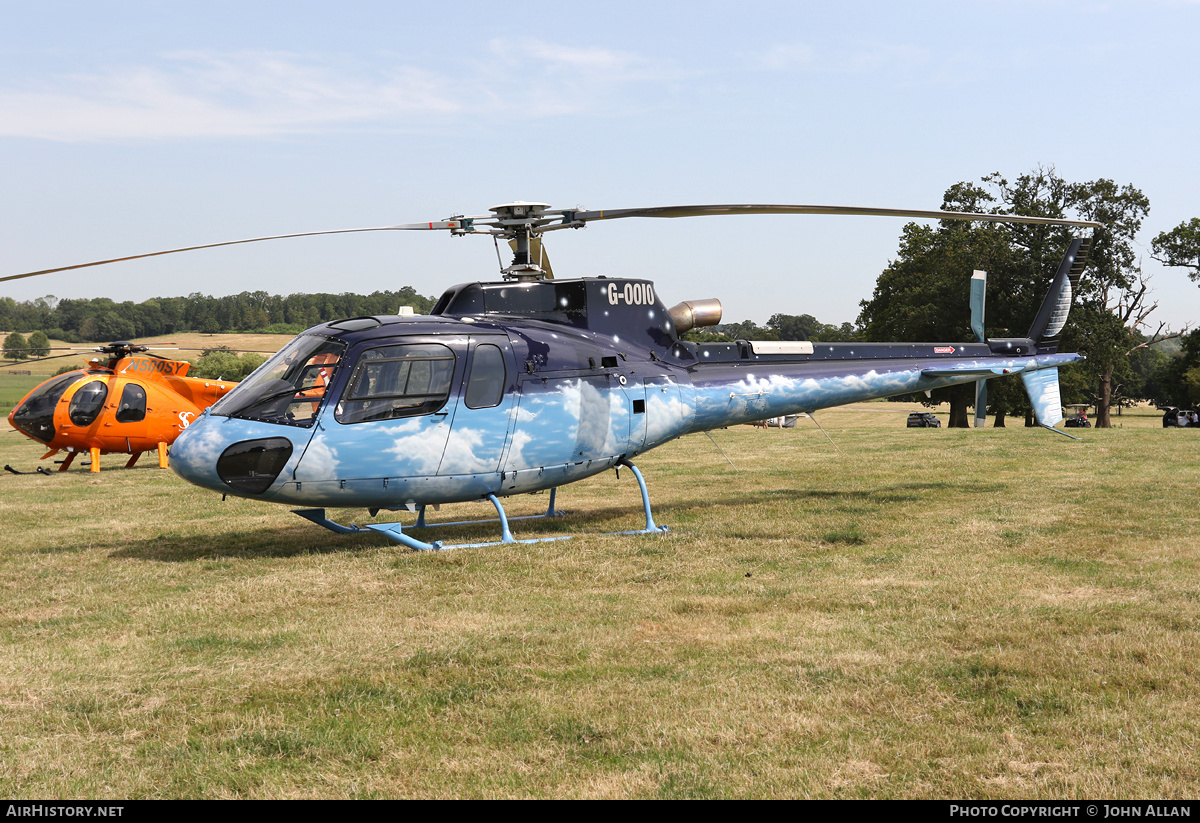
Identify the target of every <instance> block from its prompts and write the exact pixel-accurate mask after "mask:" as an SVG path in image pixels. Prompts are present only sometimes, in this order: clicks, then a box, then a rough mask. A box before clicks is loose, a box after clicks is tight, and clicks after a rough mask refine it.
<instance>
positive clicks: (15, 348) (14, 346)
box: [4, 332, 29, 360]
mask: <svg viewBox="0 0 1200 823" xmlns="http://www.w3.org/2000/svg"><path fill="white" fill-rule="evenodd" d="M28 349H29V344H28V343H26V342H25V335H23V334H21V333H20V332H12V333H11V334H9V335H8V337H6V338H4V356H5V357H7V358H8V359H9V360H27V359H29V351H28Z"/></svg>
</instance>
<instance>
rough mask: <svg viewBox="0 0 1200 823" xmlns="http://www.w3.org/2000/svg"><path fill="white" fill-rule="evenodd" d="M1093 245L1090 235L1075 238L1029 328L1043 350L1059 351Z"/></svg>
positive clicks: (1030, 334) (1031, 337) (1030, 335)
mask: <svg viewBox="0 0 1200 823" xmlns="http://www.w3.org/2000/svg"><path fill="white" fill-rule="evenodd" d="M1091 245H1092V240H1091V238H1090V237H1089V238H1079V237H1077V238H1075V239H1074V240H1072V241H1071V246H1070V247H1069V248H1068V249H1067V253H1066V255H1065V256H1064V257H1063V259H1062V262H1061V263H1060V264H1059V266H1058V272H1057V274H1055V275H1054V281H1053V282H1052V283H1051V284H1050V292H1049V293H1048V294H1047V295H1046V299H1045V300H1044V301H1042V306H1041V308H1040V309H1038V313H1037V317H1036V318H1034V321H1033V326H1031V327H1030V329H1029V335H1028V336H1029V338H1030V339H1031V340H1033V341H1034V342H1036V343H1037V346H1038V349H1039V350H1041V351H1055V350H1056V349H1057V348H1058V334H1059V332H1061V331H1062V329H1063V326H1065V325H1066V324H1067V314H1068V313H1069V312H1070V310H1071V302H1072V300H1074V298H1075V293H1076V292H1077V291H1078V290H1079V278H1080V276H1081V275H1082V274H1083V269H1084V267H1086V266H1087V258H1088V252H1089V251H1090V249H1091Z"/></svg>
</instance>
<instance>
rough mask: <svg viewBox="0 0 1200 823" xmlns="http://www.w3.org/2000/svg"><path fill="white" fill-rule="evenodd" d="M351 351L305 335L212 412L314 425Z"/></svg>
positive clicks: (326, 339) (337, 342) (329, 340)
mask: <svg viewBox="0 0 1200 823" xmlns="http://www.w3.org/2000/svg"><path fill="white" fill-rule="evenodd" d="M345 352H346V344H345V343H343V342H342V341H340V340H335V339H333V338H331V337H325V336H323V335H319V334H304V335H301V336H299V337H297V338H296V339H295V340H293V341H292V342H290V343H288V344H287V345H286V346H284V347H283V348H282V349H280V350H279V351H277V352H276V353H275V354H274V355H273V356H272V357H271V359H270V360H268V361H267V362H266V363H263V364H262V365H261V366H259V367H258V368H257V369H256V370H255V371H254V372H253V373H252V374H251V375H250V376H249V377H247V378H246V379H245V380H243V381H242V382H241V383H238V385H237V386H236V387H235V388H234V389H233V391H231V392H229V394H227V395H225V396H224V397H222V398H221V399H220V400H218V401H217V402H216V404H214V405H213V407H212V411H211V413H212V414H216V415H222V416H224V417H241V418H245V419H247V420H262V421H265V422H267V423H284V424H287V425H289V426H304V427H308V426H311V425H312V424H313V423H314V422H316V419H317V412H318V411H319V410H320V408H321V404H322V402H324V400H325V389H326V387H328V386H329V385H330V383H332V382H333V376H334V374H335V373H336V372H337V369H338V365H339V364H340V363H341V360H342V356H343V355H344V354H345Z"/></svg>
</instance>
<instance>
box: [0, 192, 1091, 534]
mask: <svg viewBox="0 0 1200 823" xmlns="http://www.w3.org/2000/svg"><path fill="white" fill-rule="evenodd" d="M490 212H491V213H490V214H487V215H479V216H465V215H457V216H454V217H450V218H447V219H446V220H442V221H435V222H429V223H415V224H404V225H398V226H386V227H380V228H374V229H349V230H338V231H323V232H306V233H303V234H292V235H275V236H272V237H261V238H252V239H250V240H238V241H231V242H225V243H213V244H207V245H203V246H192V247H188V248H185V249H171V250H168V251H163V252H154V253H152V254H149V255H136V256H134V257H126V258H119V259H120V260H130V259H136V258H138V257H150V256H155V255H158V254H170V253H174V252H179V251H191V250H194V249H200V248H211V247H215V246H224V245H234V244H237V243H249V242H256V241H259V240H269V239H279V238H281V237H299V236H307V235H312V234H337V233H344V232H355V231H388V230H406V231H407V230H430V231H437V230H440V231H446V232H449V233H451V234H456V235H485V236H491V237H494V238H496V239H497V240H498V239H501V238H502V239H505V240H507V241H509V243H510V245H511V246H512V248H513V250H514V258H513V262H512V264H511V265H509V266H508V267H506V268H504V269H502V275H503V277H502V279H501V280H500V281H497V282H475V283H464V284H460V285H457V286H454V287H453V288H450V289H449V290H447V291H446V292H445V293H444V294H443V295H442V296H441V298H440V299H439V300H438V302H437V304H436V305H435V306H434V308H433V309H432V311H431V313H430V314H429V315H428V316H414V315H396V316H379V317H354V318H347V319H342V320H335V321H333V322H330V323H325V324H323V325H320V326H315V327H313V328H311V329H308V330H307V331H305V332H304V333H303V334H301V335H299V336H298V337H296V338H294V339H293V340H292V341H291V342H290V343H288V344H287V345H286V346H284V347H283V348H282V349H280V350H279V351H278V352H277V353H276V354H275V355H274V356H273V357H271V358H270V359H269V360H268V361H267V362H266V363H264V364H263V365H262V366H261V367H260V368H259V369H258V370H257V371H255V372H254V373H253V374H251V375H250V376H249V377H247V378H246V379H245V380H243V381H242V382H241V383H239V384H238V385H237V386H236V387H235V388H234V389H233V390H232V391H230V392H229V393H228V394H226V395H225V396H224V397H222V398H221V399H220V400H219V401H217V402H216V403H215V404H214V405H213V406H211V407H210V408H208V409H207V410H206V411H204V412H203V413H202V415H201V416H200V417H199V418H198V419H197V420H196V421H195V422H193V423H192V425H191V426H189V427H188V428H187V430H186V431H184V432H183V433H182V434H181V435H180V436H179V438H178V439H177V440H176V441H175V443H174V445H173V446H172V449H171V468H172V469H173V470H174V471H175V472H176V473H177V474H178V475H179V476H180V477H182V478H184V479H185V480H187V481H189V482H191V483H194V484H196V485H198V486H201V487H203V488H207V489H211V490H213V491H216V492H220V493H222V494H233V495H237V496H241V497H245V498H250V499H254V500H264V501H270V502H274V503H283V504H287V505H292V506H298V507H301V508H298V509H296V510H295V512H296V514H298V515H300V516H302V517H304V518H306V519H308V520H310V521H312V522H314V523H316V524H318V525H321V526H324V527H325V528H328V529H331V530H333V531H335V532H338V533H343V534H349V533H361V532H365V531H371V532H377V533H380V534H383V535H385V536H387V537H388V538H390V539H391V540H394V541H396V542H398V543H400V544H402V545H404V546H407V547H409V548H412V549H416V550H428V549H440V548H450V547H449V546H445V545H443V543H441V542H438V541H433V542H426V541H424V540H420V539H418V538H417V537H415V536H414V535H412V534H411V533H409V532H407V531H405V529H406V528H414V527H415V528H417V529H423V528H425V527H427V526H428V525H429V524H427V523H426V520H425V513H426V509H427V508H428V507H430V506H435V507H440V505H441V504H447V503H455V502H465V501H480V500H487V501H490V502H491V503H492V505H493V506H494V507H495V509H496V513H497V520H498V522H499V524H500V531H501V536H500V540H499V542H501V543H511V542H535V540H537V539H564V538H537V539H533V540H526V541H515V539H514V537H513V535H512V532H511V530H510V528H509V525H508V518H507V515H506V513H505V510H504V507H503V505H502V504H501V502H500V498H503V497H506V496H510V495H517V494H528V493H532V492H541V491H547V490H548V491H549V492H550V497H549V506H548V509H547V511H546V513H545V515H539V516H541V517H550V516H554V515H556V514H560V512H558V511H557V510H556V508H555V491H556V490H557V489H558V488H559V487H560V486H563V485H565V484H568V483H573V482H575V481H578V480H583V479H585V478H588V477H592V476H594V475H597V474H599V473H601V472H604V471H607V470H609V469H617V470H619V469H620V468H628V469H629V470H630V471H631V472H632V474H633V476H634V477H635V478H636V480H637V483H638V485H639V488H640V491H641V495H642V504H643V508H644V511H645V517H646V522H645V527H644V528H643V529H640V530H638V531H636V532H628V533H630V534H642V533H655V532H662V531H665V530H666V528H667V527H666V526H660V525H657V524H656V523H655V522H654V518H653V514H652V512H651V506H650V500H649V494H648V492H647V488H646V483H645V480H644V478H643V477H642V474H641V472H640V471H639V470H638V469H637V467H636V466H635V465H634V463H633V462H632V461H633V459H634V458H636V457H637V456H639V455H641V454H643V453H644V452H647V451H649V450H650V449H653V448H655V447H657V446H660V445H662V444H664V443H666V442H668V441H671V440H674V439H675V438H678V437H682V436H683V435H686V434H690V433H694V432H705V431H709V430H711V429H715V428H721V427H725V426H730V425H734V424H739V423H750V422H754V421H758V420H764V419H767V418H772V417H778V416H782V415H789V414H797V413H810V414H811V413H812V412H815V411H817V410H820V409H824V408H828V407H831V406H839V405H844V404H847V403H853V402H858V401H863V400H870V399H874V398H881V397H888V396H892V395H897V394H904V393H909V392H918V391H929V390H932V389H937V388H942V387H945V386H952V385H955V384H960V383H968V382H976V383H977V384H978V385H979V387H980V388H981V389H982V388H983V387H984V386H985V381H986V380H987V379H990V378H993V377H997V376H1003V375H1015V374H1020V375H1021V379H1022V381H1023V382H1024V385H1025V388H1026V390H1027V392H1028V394H1029V396H1030V399H1031V401H1032V404H1033V407H1034V410H1035V414H1036V417H1037V420H1038V422H1039V424H1041V425H1042V426H1045V427H1048V428H1049V427H1052V426H1053V425H1054V424H1055V423H1057V422H1059V421H1061V420H1062V409H1061V401H1060V398H1059V388H1058V368H1059V367H1060V366H1063V365H1066V364H1069V363H1072V362H1074V361H1076V360H1079V359H1080V355H1078V354H1070V353H1060V352H1058V350H1057V349H1058V347H1057V342H1058V335H1059V333H1060V332H1061V330H1062V328H1063V326H1064V324H1065V323H1066V319H1067V313H1068V311H1069V309H1070V306H1071V301H1072V294H1073V292H1074V291H1075V290H1076V288H1075V287H1076V286H1077V283H1078V279H1079V276H1080V274H1081V272H1082V270H1083V268H1084V266H1085V264H1086V260H1087V253H1088V249H1089V247H1090V243H1091V238H1090V237H1077V238H1076V239H1074V240H1073V241H1072V242H1071V243H1070V245H1069V247H1068V249H1067V250H1066V254H1065V256H1064V257H1063V260H1062V263H1061V264H1060V266H1059V269H1058V271H1057V273H1056V275H1055V277H1054V279H1053V281H1052V283H1051V285H1050V289H1049V292H1048V294H1047V296H1046V298H1045V300H1044V302H1043V304H1042V306H1041V308H1040V310H1039V312H1038V314H1037V316H1036V318H1035V319H1034V322H1033V324H1032V326H1031V328H1030V330H1029V333H1028V334H1027V336H1026V337H1023V338H1015V339H1014V338H1006V339H994V338H993V339H987V338H986V337H985V335H984V332H983V324H982V320H983V285H982V282H981V281H980V282H978V283H977V281H979V278H978V277H977V278H976V280H974V281H973V282H972V299H971V304H972V329H973V331H974V333H975V335H976V337H977V338H978V339H977V341H975V342H966V343H952V344H951V343H873V344H871V343H812V342H805V341H767V342H763V341H747V340H738V341H736V342H733V343H699V344H698V343H692V342H688V341H685V340H683V339H682V335H683V334H684V333H685V332H687V331H688V330H690V329H692V328H696V327H703V326H709V325H715V324H717V323H719V322H720V319H721V308H720V303H719V301H717V300H714V299H707V300H697V301H687V302H683V303H680V304H678V305H676V306H674V307H673V308H667V307H666V306H665V305H664V303H663V302H662V301H661V300H660V299H659V296H658V294H657V292H656V289H655V286H654V283H653V282H651V281H649V280H644V279H637V278H623V277H604V276H600V277H585V278H579V279H554V278H553V277H552V276H551V275H550V274H549V266H548V264H547V263H546V261H545V254H544V250H543V249H542V243H541V240H542V235H543V234H545V233H547V232H549V231H555V230H560V229H567V228H580V227H583V226H584V225H586V224H588V223H590V222H593V221H600V220H611V219H618V218H630V217H659V218H673V217H692V216H703V215H737V214H741V215H748V214H850V215H884V216H899V217H909V218H924V219H939V220H945V219H959V220H981V221H992V222H1019V223H1033V224H1045V225H1068V226H1074V227H1078V228H1090V229H1096V228H1100V224H1098V223H1094V222H1090V221H1073V220H1061V219H1051V218H1037V217H1023V216H1015V215H995V214H971V213H961V212H947V211H917V210H896V209H872V208H853V207H838V206H800V205H702V206H670V207H653V208H641V209H621V210H616V211H588V210H583V209H551V208H550V206H549V205H548V204H545V203H527V202H514V203H506V204H503V205H499V206H495V207H493V208H491V209H490ZM109 262H117V261H116V260H105V261H98V262H96V263H87V264H82V265H80V266H70V267H65V268H67V269H71V268H82V267H84V266H91V265H100V264H103V263H109ZM62 270H65V269H51V270H46V271H43V272H31V273H29V274H25V275H15V276H14V277H27V276H33V275H35V274H43V273H49V272H51V271H62ZM2 279H14V278H13V277H9V278H2ZM979 400H981V401H983V402H984V404H985V405H986V400H984V398H982V397H980V398H979ZM1052 430H1053V429H1052ZM327 507H336V508H366V509H368V510H369V512H370V514H371V516H372V517H375V516H376V515H377V514H378V513H379V512H380V511H409V512H415V513H416V515H417V518H416V522H415V524H413V526H410V527H405V526H404V525H403V524H401V523H400V522H388V523H368V524H365V525H361V526H360V525H344V524H341V523H337V522H334V521H332V520H330V519H328V517H327V516H326V508H327ZM440 525H457V524H444V523H443V524H440ZM471 545H488V544H471Z"/></svg>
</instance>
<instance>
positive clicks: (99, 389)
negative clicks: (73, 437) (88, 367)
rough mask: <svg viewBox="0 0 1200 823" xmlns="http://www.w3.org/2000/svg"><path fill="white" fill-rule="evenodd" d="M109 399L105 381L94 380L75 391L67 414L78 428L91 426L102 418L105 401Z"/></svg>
mask: <svg viewBox="0 0 1200 823" xmlns="http://www.w3.org/2000/svg"><path fill="white" fill-rule="evenodd" d="M107 397H108V386H107V385H105V383H104V381H103V380H93V381H92V382H91V383H87V384H85V385H83V386H80V387H79V388H78V389H76V390H75V396H74V397H72V398H71V405H70V406H68V407H67V414H68V416H69V417H70V418H71V422H72V423H74V424H75V425H76V426H90V425H92V423H95V422H96V418H97V417H99V416H100V410H101V409H102V408H104V400H105V398H107Z"/></svg>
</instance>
